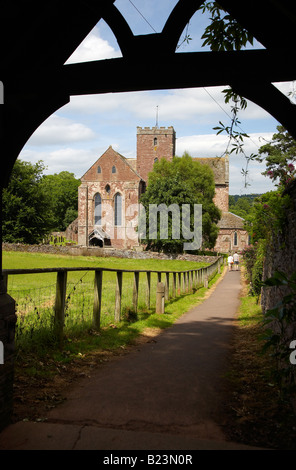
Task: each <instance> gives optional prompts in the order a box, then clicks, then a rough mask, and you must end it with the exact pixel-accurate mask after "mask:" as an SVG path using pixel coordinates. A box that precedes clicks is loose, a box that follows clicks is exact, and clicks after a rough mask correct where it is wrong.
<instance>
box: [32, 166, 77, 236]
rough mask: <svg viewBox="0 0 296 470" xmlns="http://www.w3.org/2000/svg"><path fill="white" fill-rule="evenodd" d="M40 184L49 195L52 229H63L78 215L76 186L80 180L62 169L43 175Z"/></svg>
mask: <svg viewBox="0 0 296 470" xmlns="http://www.w3.org/2000/svg"><path fill="white" fill-rule="evenodd" d="M41 184H42V186H43V189H44V191H45V193H46V194H48V196H50V209H51V212H52V217H53V220H52V231H63V230H65V229H66V228H67V226H68V225H69V224H70V223H71V222H73V220H75V219H76V217H77V215H78V212H77V211H78V186H79V185H80V180H79V179H76V178H75V176H74V174H73V173H69V172H68V171H62V172H61V173H58V174H57V173H55V174H54V175H46V176H43V178H42V181H41Z"/></svg>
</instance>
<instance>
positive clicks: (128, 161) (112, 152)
mask: <svg viewBox="0 0 296 470" xmlns="http://www.w3.org/2000/svg"><path fill="white" fill-rule="evenodd" d="M106 155H108V156H109V157H110V156H111V157H112V156H113V158H114V157H117V158H120V159H121V160H122V161H123V162H124V164H125V165H127V166H128V167H129V168H130V170H131V171H132V172H133V173H134V174H135V175H136V176H137V177H138V178H139V179H140V180H141V179H142V177H141V176H140V175H139V173H137V171H136V168H135V166H136V165H135V164H134V160H135V159H131V158H126V157H124V156H123V155H121V154H120V153H118V152H117V151H116V150H114V148H113V147H112V145H110V146H109V147H108V148H107V150H105V152H104V153H103V154H102V155H101V156H100V157H99V158H98V159H97V160H96V162H95V163H93V165H92V166H91V167H90V168H89V169H88V170H87V171H86V172H85V173H84V175H83V176H82V177H81V178H80V179H81V181H84V180H85V179H87V177H88V176H89V175H91V174H92V172H93V169H94V168H95V167H96V166H97V165H98V164H100V161H102V158H104V157H105V156H106ZM131 160H132V161H131ZM135 161H136V160H135ZM110 165H112V161H111V160H110Z"/></svg>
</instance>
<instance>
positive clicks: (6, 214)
mask: <svg viewBox="0 0 296 470" xmlns="http://www.w3.org/2000/svg"><path fill="white" fill-rule="evenodd" d="M44 168H45V167H44V165H43V162H41V161H39V162H37V163H36V164H35V165H33V164H31V163H29V162H24V161H21V160H17V161H16V162H15V165H14V168H13V171H12V174H11V178H10V182H9V185H8V187H7V188H5V189H4V190H3V215H2V217H3V241H5V242H9V243H28V244H32V243H39V242H40V241H42V239H43V238H44V237H45V236H46V235H47V234H48V233H49V232H50V229H51V226H52V214H51V211H50V209H49V206H50V195H49V194H48V193H47V192H46V191H45V190H44V187H43V185H42V184H41V181H42V174H43V171H44Z"/></svg>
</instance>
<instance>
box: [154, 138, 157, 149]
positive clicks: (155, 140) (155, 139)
mask: <svg viewBox="0 0 296 470" xmlns="http://www.w3.org/2000/svg"><path fill="white" fill-rule="evenodd" d="M156 145H157V137H154V147H156Z"/></svg>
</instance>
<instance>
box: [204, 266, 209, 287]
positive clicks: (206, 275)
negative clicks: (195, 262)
mask: <svg viewBox="0 0 296 470" xmlns="http://www.w3.org/2000/svg"><path fill="white" fill-rule="evenodd" d="M204 287H206V288H208V287H209V277H208V268H205V273H204Z"/></svg>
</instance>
